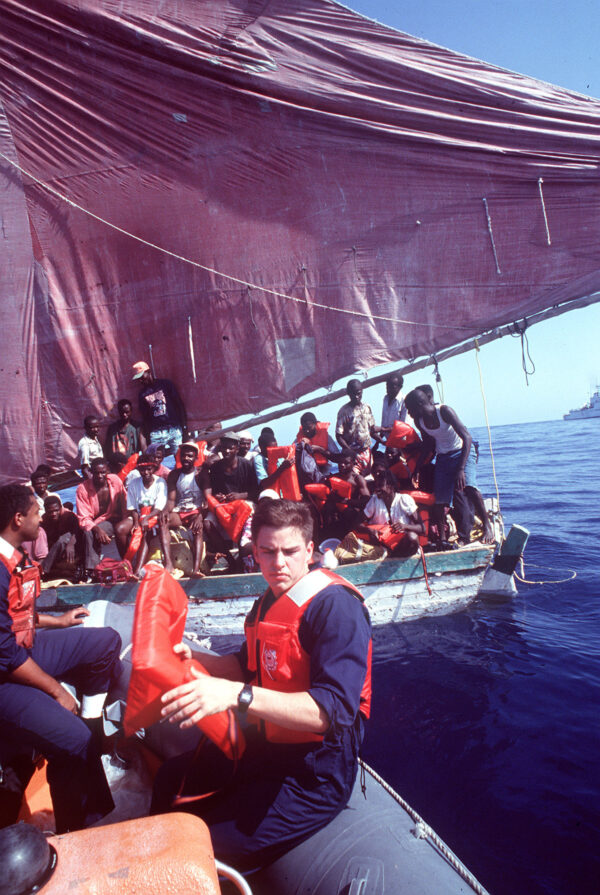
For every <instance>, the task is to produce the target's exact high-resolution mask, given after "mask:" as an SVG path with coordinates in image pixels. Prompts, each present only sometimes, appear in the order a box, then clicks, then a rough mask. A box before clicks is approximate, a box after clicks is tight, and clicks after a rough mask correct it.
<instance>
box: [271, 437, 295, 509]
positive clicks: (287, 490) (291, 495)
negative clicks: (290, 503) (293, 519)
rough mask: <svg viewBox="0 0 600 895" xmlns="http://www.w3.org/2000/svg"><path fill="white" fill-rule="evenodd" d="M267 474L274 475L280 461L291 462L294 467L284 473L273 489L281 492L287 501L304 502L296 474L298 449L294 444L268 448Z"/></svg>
mask: <svg viewBox="0 0 600 895" xmlns="http://www.w3.org/2000/svg"><path fill="white" fill-rule="evenodd" d="M267 458H268V465H267V473H268V475H273V473H274V472H275V471H276V469H277V461H278V460H291V461H292V466H290V468H289V469H286V470H285V472H282V473H281V475H280V476H279V478H278V479H277V480H276V481H275V484H274V485H273V488H274V489H275V490H276V491H279V493H280V494H281V496H282V497H284V498H285V499H286V500H302V494H301V493H300V485H299V483H298V473H297V472H296V462H295V461H296V448H295V447H294V445H293V444H288V445H283V446H281V447H269V448H267Z"/></svg>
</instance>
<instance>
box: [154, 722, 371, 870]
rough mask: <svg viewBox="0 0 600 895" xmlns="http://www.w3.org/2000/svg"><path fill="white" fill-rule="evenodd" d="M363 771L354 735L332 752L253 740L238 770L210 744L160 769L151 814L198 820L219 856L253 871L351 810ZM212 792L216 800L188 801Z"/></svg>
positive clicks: (212, 796) (239, 867) (206, 743)
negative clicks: (183, 814) (174, 814)
mask: <svg viewBox="0 0 600 895" xmlns="http://www.w3.org/2000/svg"><path fill="white" fill-rule="evenodd" d="M356 770H357V761H356V751H355V748H354V746H353V743H352V742H351V739H350V735H348V737H346V738H345V741H344V740H343V741H341V742H338V743H337V744H336V748H335V749H333V750H331V749H329V748H328V747H327V746H324V747H321V746H315V745H314V744H311V745H310V746H293V745H281V744H273V743H267V742H266V741H265V740H263V739H256V740H253V739H252V738H250V739H249V741H248V745H247V749H246V752H245V753H244V755H243V757H242V759H241V761H240V762H239V763H238V765H237V766H234V764H233V762H231V761H230V760H229V759H228V758H226V757H225V755H224V754H223V753H222V752H221V751H220V750H219V749H218V748H217V747H216V746H215V745H214V744H213V743H211V742H209V741H207V740H204V741H203V745H202V747H201V749H200V751H199V752H198V753H194V752H191V753H188V754H186V755H180V756H178V757H177V758H172V759H169V760H168V761H166V762H165V764H164V765H163V766H162V767H161V768H160V770H159V772H158V774H157V776H156V779H155V781H154V791H153V794H152V805H151V808H150V812H151V813H152V814H160V813H163V812H167V811H173V810H176V811H188V812H190V813H192V814H197V815H198V816H199V817H201V818H202V820H203V821H204V822H205V823H206V824H207V825H208V827H209V829H210V835H211V839H212V843H213V848H214V850H215V855H216V857H217V858H218V859H219V860H222V861H225V862H226V863H229V864H232V865H233V866H234V867H236V868H237V869H239V870H243V871H247V872H249V871H252V870H256V869H258V868H260V867H263V866H265V865H266V864H269V863H270V862H271V861H273V860H275V859H276V858H277V857H279V856H280V855H281V854H283V853H284V852H286V851H287V850H288V849H290V848H292V847H293V846H295V845H297V844H299V843H300V842H302V841H303V840H304V839H307V838H308V837H309V836H311V835H312V834H313V833H315V832H316V831H317V830H320V829H321V828H322V827H324V826H325V825H326V824H328V823H329V821H331V820H333V818H334V817H335V816H336V815H337V814H339V812H340V811H341V810H342V809H343V808H345V806H346V805H347V803H348V799H349V798H350V794H351V792H352V786H353V784H354V780H355V777H356ZM215 790H217V792H214V791H215ZM207 792H208V793H210V792H213V793H214V794H213V795H211V796H210V797H208V798H201V799H198V800H192V801H187V800H186V797H190V796H196V795H198V794H201V793H207ZM178 796H181V797H183V798H182V799H181V801H178V799H177V797H178Z"/></svg>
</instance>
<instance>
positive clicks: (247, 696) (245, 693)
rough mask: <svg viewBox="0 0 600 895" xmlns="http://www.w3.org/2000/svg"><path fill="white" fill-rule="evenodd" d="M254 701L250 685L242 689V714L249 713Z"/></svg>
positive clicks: (240, 706) (240, 698) (240, 696)
mask: <svg viewBox="0 0 600 895" xmlns="http://www.w3.org/2000/svg"><path fill="white" fill-rule="evenodd" d="M253 699H254V693H253V692H252V687H251V686H250V684H246V686H245V687H243V688H242V690H241V691H240V694H239V696H238V709H239V711H240V712H247V711H248V706H249V705H250V703H251V702H252V700H253Z"/></svg>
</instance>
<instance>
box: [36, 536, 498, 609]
mask: <svg viewBox="0 0 600 895" xmlns="http://www.w3.org/2000/svg"><path fill="white" fill-rule="evenodd" d="M493 549H494V548H493V547H492V546H477V547H466V548H464V549H462V550H451V551H447V552H444V553H429V554H426V556H425V562H426V565H427V573H428V575H435V574H436V573H442V574H444V573H445V572H460V571H461V570H463V569H464V570H465V571H466V570H468V569H477V568H482V567H483V566H486V565H487V564H488V562H489V560H490V559H491V556H492V552H493ZM337 571H338V572H339V574H340V575H342V576H343V577H344V578H347V579H348V581H350V582H351V583H352V584H355V585H356V586H357V587H359V588H360V587H361V586H362V585H366V584H384V583H386V582H392V581H410V580H413V579H415V578H422V577H423V565H422V563H421V558H420V556H409V557H406V558H405V559H384V560H378V561H374V562H362V563H351V564H349V565H346V566H340V567H339V568H338V569H337ZM181 584H182V586H183V589H184V590H185V592H186V593H187V594H188V596H189V597H190V599H192V600H194V601H198V602H202V601H204V600H226V599H233V598H235V597H251V596H254V595H257V594H260V593H262V592H263V590H265V588H266V586H267V585H266V582H265V580H264V578H263V577H262V575H258V574H254V575H218V576H215V577H214V578H211V577H208V578H194V579H188V578H186V579H184V580H182V582H181ZM138 586H139V582H137V581H128V582H125V583H121V584H113V585H102V584H79V585H73V586H72V587H67V586H65V587H61V588H57V589H55V590H54V596H55V598H56V602H57V603H59V604H65V605H69V606H74V605H75V606H76V605H80V604H84V605H85V604H86V603H91V602H92V601H93V600H108V601H109V602H111V603H134V602H135V595H136V593H137V589H138ZM43 594H44V595H45V596H46V599H45V600H44V601H43V602H44V603H45V604H46V603H47V601H48V600H50V601H51V594H52V591H44V592H43Z"/></svg>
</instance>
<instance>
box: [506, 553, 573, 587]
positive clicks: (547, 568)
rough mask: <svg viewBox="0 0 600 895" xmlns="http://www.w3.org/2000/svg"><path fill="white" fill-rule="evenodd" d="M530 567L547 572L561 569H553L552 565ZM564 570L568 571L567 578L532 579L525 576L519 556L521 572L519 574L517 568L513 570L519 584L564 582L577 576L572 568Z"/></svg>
mask: <svg viewBox="0 0 600 895" xmlns="http://www.w3.org/2000/svg"><path fill="white" fill-rule="evenodd" d="M529 568H530V569H541V570H542V571H547V572H562V571H563V569H555V568H554V567H553V566H535V565H530V566H529ZM565 571H567V572H569V577H568V578H557V579H556V580H554V581H532V580H531V579H529V578H525V564H524V562H523V557H521V574H520V575H519V574H518V572H517V570H516V569H515V571H514V572H513V574H514V576H515V578H516V579H517V581H520V582H521V584H565V583H566V582H567V581H573V579H574V578H577V572H576V571H575V570H574V569H566V570H565Z"/></svg>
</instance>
